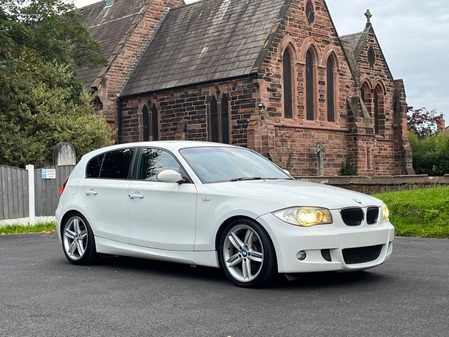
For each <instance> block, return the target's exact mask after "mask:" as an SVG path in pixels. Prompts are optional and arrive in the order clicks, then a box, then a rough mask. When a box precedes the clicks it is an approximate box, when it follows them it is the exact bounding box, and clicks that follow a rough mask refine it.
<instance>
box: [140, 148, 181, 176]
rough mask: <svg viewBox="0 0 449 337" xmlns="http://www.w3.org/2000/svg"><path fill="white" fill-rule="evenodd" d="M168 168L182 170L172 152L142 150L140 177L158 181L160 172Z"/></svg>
mask: <svg viewBox="0 0 449 337" xmlns="http://www.w3.org/2000/svg"><path fill="white" fill-rule="evenodd" d="M168 169H170V170H175V171H177V172H180V170H179V164H178V162H177V161H176V160H175V158H173V156H172V155H171V154H170V153H168V152H166V151H162V150H158V149H143V150H142V158H141V161H140V167H139V177H138V178H139V179H144V180H152V181H157V179H156V176H157V175H158V174H159V172H162V171H164V170H168ZM180 173H181V172H180Z"/></svg>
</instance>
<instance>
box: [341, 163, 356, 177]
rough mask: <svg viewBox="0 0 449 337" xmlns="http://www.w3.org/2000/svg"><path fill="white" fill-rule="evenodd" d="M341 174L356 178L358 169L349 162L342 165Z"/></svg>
mask: <svg viewBox="0 0 449 337" xmlns="http://www.w3.org/2000/svg"><path fill="white" fill-rule="evenodd" d="M339 174H340V175H341V176H356V175H357V167H355V166H354V165H352V164H351V163H350V162H349V161H346V162H343V163H341V168H340V172H339Z"/></svg>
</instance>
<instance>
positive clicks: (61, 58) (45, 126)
mask: <svg viewBox="0 0 449 337" xmlns="http://www.w3.org/2000/svg"><path fill="white" fill-rule="evenodd" d="M104 62H105V60H104V58H103V56H102V54H101V53H100V47H99V45H98V43H96V42H95V41H94V40H93V39H92V38H91V37H90V35H89V34H88V32H87V29H86V28H85V27H84V26H83V25H82V23H81V18H80V15H79V13H78V12H76V11H75V10H74V8H73V6H72V5H67V4H65V3H64V2H63V1H62V0H16V1H3V2H2V3H1V7H0V88H1V89H0V91H1V94H0V164H2V165H14V166H24V165H26V164H30V163H31V164H35V165H37V166H41V165H46V164H49V163H51V160H52V152H53V147H54V145H56V144H57V143H59V142H61V141H65V142H70V143H72V144H73V145H74V147H75V149H76V152H77V154H78V155H79V156H81V155H83V154H84V153H86V152H88V151H90V150H92V149H94V148H97V147H101V146H104V145H108V144H111V143H112V137H111V136H112V135H111V133H110V132H109V131H108V129H107V127H106V123H105V121H104V120H103V119H102V118H100V117H98V116H96V115H95V113H94V111H93V109H92V104H91V103H92V97H91V96H90V95H89V93H88V92H86V90H85V89H84V88H83V86H82V85H81V83H80V82H78V81H76V80H75V77H74V75H75V69H74V66H73V65H79V66H80V65H87V66H98V65H100V64H103V63H104Z"/></svg>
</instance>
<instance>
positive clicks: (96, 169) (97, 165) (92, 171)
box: [86, 153, 104, 178]
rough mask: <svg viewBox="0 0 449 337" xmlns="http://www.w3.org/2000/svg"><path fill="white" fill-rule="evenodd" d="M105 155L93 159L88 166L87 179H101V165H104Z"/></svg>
mask: <svg viewBox="0 0 449 337" xmlns="http://www.w3.org/2000/svg"><path fill="white" fill-rule="evenodd" d="M103 158H104V153H102V154H100V155H98V156H96V157H93V158H92V159H91V160H89V162H88V163H87V166H86V178H100V170H101V163H103Z"/></svg>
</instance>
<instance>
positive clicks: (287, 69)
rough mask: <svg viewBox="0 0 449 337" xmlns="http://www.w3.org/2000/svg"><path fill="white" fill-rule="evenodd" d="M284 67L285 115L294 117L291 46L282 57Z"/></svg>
mask: <svg viewBox="0 0 449 337" xmlns="http://www.w3.org/2000/svg"><path fill="white" fill-rule="evenodd" d="M282 69H283V71H282V76H283V87H284V92H283V95H284V97H283V98H284V117H285V118H293V85H292V55H291V52H290V49H289V48H287V49H285V51H284V55H283V57H282Z"/></svg>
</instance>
